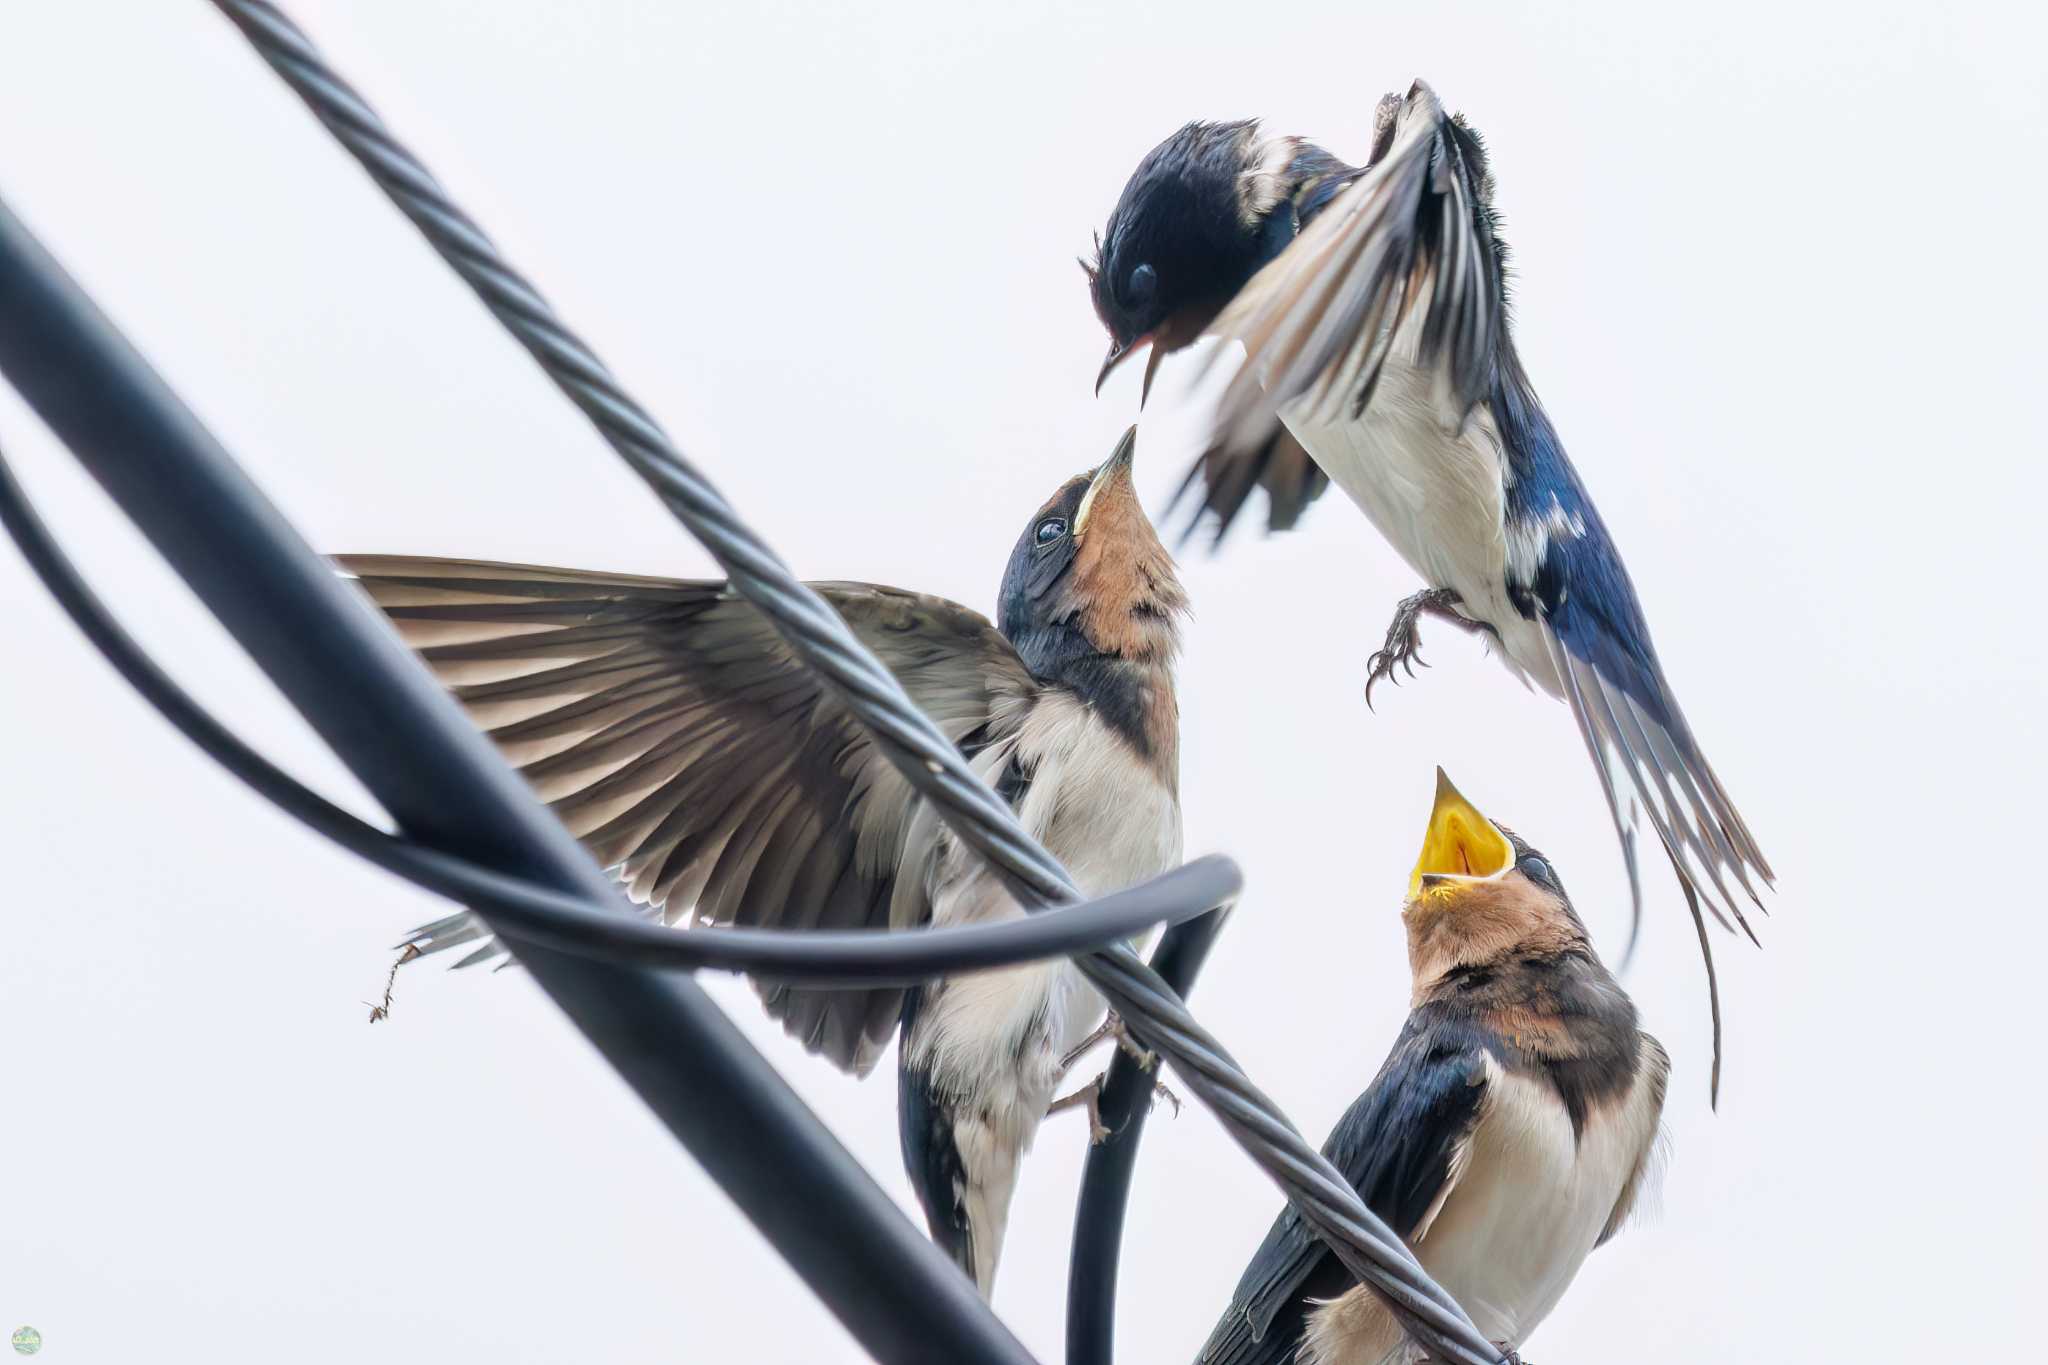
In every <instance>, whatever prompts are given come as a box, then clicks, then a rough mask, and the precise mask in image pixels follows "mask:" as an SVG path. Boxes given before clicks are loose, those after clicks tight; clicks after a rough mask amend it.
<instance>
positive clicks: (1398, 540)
mask: <svg viewBox="0 0 2048 1365" xmlns="http://www.w3.org/2000/svg"><path fill="white" fill-rule="evenodd" d="M1497 228H1498V223H1497V220H1496V218H1495V215H1494V208H1493V180H1492V177H1491V174H1490V172H1489V170H1488V165H1487V158H1486V154H1485V151H1484V150H1483V148H1482V147H1481V144H1480V141H1479V137H1478V135H1477V134H1476V133H1475V132H1473V131H1472V129H1470V128H1469V127H1467V126H1466V124H1465V123H1464V121H1463V120H1462V119H1460V118H1452V117H1449V116H1446V114H1445V113H1444V111H1443V109H1442V107H1441V105H1439V104H1438V102H1437V98H1436V96H1435V94H1434V93H1432V92H1431V90H1430V89H1429V87H1428V86H1426V85H1424V84H1422V83H1421V82H1419V81H1418V82H1417V83H1416V84H1415V86H1414V87H1413V88H1412V89H1411V90H1410V91H1409V92H1408V95H1407V97H1406V98H1405V99H1403V98H1400V97H1397V96H1394V95H1388V96H1387V97H1386V98H1385V99H1383V100H1381V102H1380V106H1379V111H1378V122H1377V128H1376V130H1375V134H1374V138H1373V146H1372V154H1371V158H1370V160H1369V161H1368V163H1367V164H1366V165H1365V166H1363V167H1356V166H1351V165H1347V164H1346V163H1344V162H1342V161H1340V160H1338V159H1337V158H1336V157H1334V156H1332V155H1331V154H1330V153H1328V152H1326V151H1324V150H1323V149H1321V148H1320V147H1317V146H1314V145H1313V144H1311V143H1309V142H1306V141H1304V140H1303V139H1301V138H1298V137H1266V136H1264V135H1263V134H1262V133H1261V131H1260V128H1259V126H1258V124H1257V123H1255V122H1252V121H1244V122H1236V123H1190V124H1188V125H1187V126H1186V127H1184V128H1182V129H1181V130H1180V131H1179V132H1177V133H1175V134H1174V135H1173V136H1172V137H1169V138H1168V139H1167V140H1166V141H1165V142H1163V143H1161V144H1160V145H1159V146H1158V147H1156V148H1155V149H1153V151H1152V152H1151V153H1150V154H1149V155H1147V156H1146V157H1145V159H1144V160H1143V161H1142V162H1141V163H1140V164H1139V166H1138V168H1137V170H1136V172H1135V173H1134V174H1133V175H1132V176H1131V179H1130V181H1129V183H1128V184H1127V185H1125V187H1124V191H1123V195H1122V197H1121V198H1120V199H1119V200H1118V202H1117V205H1116V209H1115V211H1114V212H1113V213H1112V214H1111V215H1110V218H1109V224H1108V227H1107V228H1106V229H1105V230H1104V231H1103V232H1102V233H1101V234H1100V235H1099V236H1098V239H1097V244H1096V254H1095V258H1094V259H1093V260H1092V261H1084V262H1083V263H1082V264H1083V266H1084V268H1086V270H1087V271H1088V276H1089V287H1090V293H1091V295H1092V298H1093V301H1094V305H1095V310H1096V313H1097V315H1098V316H1099V317H1100V318H1101V320H1102V323H1103V325H1104V326H1105V327H1106V328H1107V329H1108V332H1109V336H1110V350H1109V355H1108V357H1107V358H1106V359H1105V360H1104V362H1103V367H1102V371H1101V375H1102V376H1104V377H1106V376H1107V375H1108V374H1109V373H1110V371H1111V370H1113V369H1114V368H1115V367H1116V366H1118V365H1119V364H1121V363H1122V362H1124V361H1125V360H1126V359H1127V358H1128V357H1130V356H1132V355H1134V354H1136V353H1137V352H1138V351H1140V350H1142V349H1145V348H1146V347H1148V346H1149V347H1150V349H1151V353H1152V360H1151V361H1150V362H1149V363H1150V364H1153V365H1156V364H1157V361H1158V357H1159V356H1160V355H1161V354H1162V353H1164V352H1166V351H1170V350H1173V349H1177V348H1179V347H1183V346H1186V345H1188V344H1190V343H1192V342H1193V341H1195V340H1196V339H1197V338H1199V337H1202V336H1215V337H1219V338H1222V339H1224V340H1225V341H1236V342H1240V343H1242V344H1243V346H1244V348H1245V353H1246V362H1245V364H1244V366H1243V367H1242V368H1241V369H1240V370H1239V371H1238V372H1237V374H1236V375H1235V376H1234V377H1233V378H1232V380H1231V381H1230V383H1229V385H1228V387H1227V389H1226V391H1225V393H1224V396H1223V399H1222V401H1221V403H1220V405H1219V407H1218V410H1217V418H1216V425H1215V428H1214V431H1213V433H1212V437H1211V442H1210V445H1209V448H1208V449H1207V450H1206V451H1205V453H1204V454H1203V455H1202V457H1201V458H1200V460H1199V461H1198V462H1197V463H1196V465H1195V467H1194V468H1193V469H1192V470H1191V471H1190V472H1189V475H1188V479H1187V482H1186V483H1185V484H1184V485H1183V491H1186V490H1187V489H1196V490H1198V497H1199V500H1200V502H1201V510H1203V511H1207V512H1211V513H1213V514H1214V515H1215V519H1216V522H1217V537H1218V539H1219V540H1220V539H1221V537H1222V535H1223V532H1224V531H1225V530H1226V529H1227V528H1228V527H1229V526H1230V524H1231V523H1232V521H1233V520H1235V519H1236V517H1237V515H1238V514H1239V513H1240V512H1241V511H1242V510H1243V508H1244V505H1245V502H1246V500H1247V499H1248V498H1249V496H1250V494H1251V491H1252V490H1253V489H1254V488H1263V489H1264V490H1265V491H1266V494H1267V501H1268V508H1269V511H1268V525H1269V529H1273V530H1278V529H1284V528H1286V527H1289V526H1292V525H1293V524H1294V523H1295V521H1296V519H1297V518H1298V517H1299V516H1300V515H1301V513H1302V511H1303V509H1304V508H1305V507H1306V506H1307V505H1308V504H1309V503H1310V502H1311V501H1313V500H1314V499H1315V498H1316V497H1318V496H1319V495H1320V494H1321V493H1322V491H1323V490H1324V488H1325V487H1326V486H1327V485H1328V483H1329V481H1330V480H1332V479H1334V480H1336V482H1337V483H1338V485H1339V486H1340V487H1342V488H1343V489H1344V491H1345V492H1346V493H1347V494H1349V495H1350V497H1351V500H1352V501H1353V502H1355V503H1356V504H1357V505H1358V506H1359V508H1360V509H1361V510H1362V511H1364V513H1365V514H1366V516H1367V517H1368V518H1369V519H1370V520H1371V521H1372V522H1373V524H1374V525H1375V526H1377V527H1378V528H1379V530H1380V532H1381V534H1383V535H1384V536H1386V537H1387V539H1388V540H1389V541H1390V542H1392V544H1393V546H1394V548H1395V549H1396V550H1398V551H1399V552H1400V554H1401V555H1402V557H1403V558H1404V559H1406V560H1407V561H1408V563H1409V565H1410V566H1411V567H1413V568H1414V569H1415V571H1416V572H1417V573H1418V574H1420V575H1421V576H1422V577H1423V579H1424V580H1425V581H1426V583H1427V585H1428V586H1427V589H1426V590H1425V591H1423V592H1421V593H1418V594H1416V595H1414V596H1412V597H1410V598H1408V599H1407V600H1405V601H1404V602H1402V603H1401V604H1400V607H1399V609H1398V610H1397V611H1396V613H1395V616H1394V621H1393V625H1392V627H1391V628H1390V629H1389V631H1388V632H1387V637H1386V643H1385V645H1384V647H1383V648H1382V649H1381V650H1380V651H1378V652H1377V653H1376V654H1375V655H1374V656H1373V659H1372V661H1371V663H1370V666H1369V668H1368V680H1367V684H1366V696H1367V700H1368V701H1370V699H1371V695H1372V684H1373V683H1374V682H1376V681H1377V680H1379V679H1380V678H1384V677H1390V676H1392V675H1393V672H1394V670H1395V668H1396V667H1397V666H1398V667H1405V668H1406V669H1407V670H1408V671H1409V672H1410V673H1411V674H1412V672H1413V669H1414V663H1415V660H1416V654H1417V650H1418V649H1419V646H1420V637H1419V634H1418V632H1417V623H1418V621H1419V618H1420V617H1421V616H1423V615H1430V616H1435V617H1439V618H1442V619H1444V620H1447V621H1450V622H1452V623H1455V624H1456V625H1458V626H1459V627H1461V628H1462V629H1464V630H1467V631H1474V632H1483V633H1484V635H1485V637H1486V638H1487V639H1488V640H1489V641H1490V642H1491V643H1492V644H1493V645H1494V646H1496V647H1497V650H1498V652H1499V653H1500V654H1501V656H1502V657H1503V659H1504V660H1505V662H1506V663H1507V665H1508V668H1509V669H1510V670H1511V671H1512V672H1514V673H1515V674H1516V675H1517V676H1519V677H1521V678H1522V679H1523V680H1524V681H1525V682H1529V683H1533V684H1534V685H1536V686H1537V687H1540V688H1542V689H1543V690H1544V691H1546V692H1548V693H1549V694H1550V695H1552V696H1553V697H1559V698H1562V699H1564V700H1565V701H1567V702H1568V703H1569V704H1570V706H1571V709H1572V712H1573V715H1574V716H1575V717H1576V718H1577V721H1578V726H1579V731H1580V734H1581V736H1582V738H1583V739H1584V740H1585V743H1586V747H1587V750H1588V752H1589V753H1590V754H1591V756H1592V758H1593V762H1594V767H1595V770H1596V771H1597V772H1598V774H1599V777H1600V782H1601V786H1602V789H1603V791H1604V793H1605V795H1606V798H1607V804H1608V808H1609V811H1610V813H1611V814H1612V816H1613V819H1614V824H1615V831H1616V834H1617V836H1618V837H1619V838H1620V840H1621V844H1622V850H1623V855H1624V858H1625V860H1626V862H1627V865H1628V873H1629V885H1630V888H1631V891H1632V893H1633V894H1632V897H1631V902H1632V910H1633V918H1632V920H1631V932H1630V946H1631V948H1633V945H1634V942H1635V927H1636V926H1637V925H1638V924H1639V923H1640V919H1641V912H1642V910H1641V908H1642V890H1641V877H1640V874H1639V871H1638V868H1637V861H1636V838H1635V835H1636V828H1637V824H1638V820H1639V818H1640V814H1642V813H1646V814H1647V817H1648V819H1649V822H1650V824H1651V826H1652V827H1653V828H1654V829H1655V831H1656V834H1657V838H1658V840H1659V841H1660V843H1661V844H1662V846H1663V849H1664V851H1665V853H1666V854H1667V855H1668V857H1669V858H1670V861H1671V863H1672V866H1673V868H1674V869H1675V870H1676V871H1677V873H1678V876H1679V879H1680V882H1681V884H1682V886H1683V888H1684V890H1685V892H1686V896H1687V900H1688V903H1689V905H1690V906H1691V907H1692V910H1693V914H1694V916H1695V918H1696V919H1697V917H1698V914H1699V908H1698V906H1699V901H1700V900H1704V901H1705V902H1706V904H1707V905H1708V906H1709V907H1710V908H1711V909H1712V910H1713V912H1714V914H1715V915H1716V917H1717V918H1719V919H1720V920H1721V922H1722V923H1723V924H1724V925H1728V924H1730V921H1731V917H1732V921H1733V923H1734V924H1739V925H1741V926H1742V928H1743V930H1744V932H1748V930H1749V926H1748V924H1747V922H1746V921H1745V920H1744V918H1743V913H1742V909H1741V907H1740V906H1739V904H1738V903H1737V902H1738V896H1737V894H1736V893H1735V891H1734V890H1733V889H1732V887H1731V885H1730V882H1731V880H1732V881H1733V882H1735V883H1738V884H1739V885H1740V887H1741V889H1742V892H1743V893H1744V894H1746V895H1747V897H1748V898H1749V899H1750V900H1752V901H1754V902H1756V903H1757V904H1759V905H1761V901H1760V900H1759V899H1758V892H1757V889H1756V888H1757V884H1758V883H1759V882H1761V883H1762V884H1764V885H1769V884H1771V881H1772V874H1771V869H1770V866H1769V864H1768V863H1767V862H1766V861H1765V860H1764V856H1763V853H1762V852H1761V851H1760V850H1759V849H1758V847H1757V844H1756V841H1755V839H1754V838H1752V837H1751V835H1750V832H1749V829H1748V827H1747V826H1746V825H1745V824H1744V823H1743V820H1742V817H1741V816H1740V815H1739V814H1737V812H1736V809H1735V806H1734V803H1733V802H1732V801H1731V800H1730V799H1729V797H1728V794H1727V792H1726V791H1725V790H1724V789H1723V788H1722V785H1721V782H1720V780H1719V779H1718V778H1716V777H1715V775H1714V771H1713V769H1712V768H1711V767H1710V766H1709V765H1708V763H1707V760H1706V757H1705V755H1704V754H1703V753H1702V752H1701V750H1700V746H1699V745H1698V743H1697V742H1696V741H1695V740H1694V738H1693V734H1692V729H1691V727H1690V726H1688V725H1687V724H1686V721H1685V717H1684V715H1683V714H1682V713H1681V712H1680V710H1679V708H1678V702H1677V700H1676V698H1675V697H1674V696H1673V695H1672V692H1671V689H1670V687H1669V685H1668V684H1667V683H1666V681H1665V678H1664V670H1663V668H1662V666H1661V665H1660V664H1659V663H1658V661H1657V652H1656V650H1655V648H1654V647H1652V645H1651V643H1650V632H1649V627H1648V625H1647V623H1646V622H1645V620H1644V617H1643V610H1642V607H1641V605H1640V604H1639V603H1638V601H1637V599H1636V591H1635V587H1634V585H1633V584H1632V583H1631V582H1630V580H1629V576H1628V571H1627V570H1626V569H1625V568H1624V567H1623V565H1622V560H1621V555H1620V553H1619V551H1618V550H1617V549H1616V548H1615V544H1614V541H1613V540H1612V538H1610V536H1609V535H1608V532H1607V527H1606V525H1605V524H1604V523H1603V522H1602V521H1601V519H1600V514H1599V512H1598V511H1597V510H1595V508H1594V506H1593V503H1592V500H1591V498H1590V497H1588V496H1587V493H1586V489H1585V487H1584V485H1583V484H1582V483H1581V482H1580V479H1579V476H1578V473H1577V471H1576V470H1574V469H1573V468H1572V464H1571V461H1570V460H1569V459H1567V458H1566V456H1565V451H1564V446H1563V443H1562V442H1561V441H1560V440H1559V439H1558V435H1557V432H1556V429H1555V428H1554V427H1553V426H1552V425H1551V422H1550V419H1549V418H1548V417H1547V416H1546V415H1545V414H1544V411H1543V407H1542V404H1541V403H1539V402H1538V401H1537V398H1536V393H1535V390H1534V388H1533V387H1532V386H1531V385H1530V382H1529V379H1528V377H1527V375H1526V374H1525V373H1524V372H1523V369H1522V362H1521V359H1520V357H1519V355H1518V354H1517V352H1516V349H1515V344H1514V338H1513V336H1512V335H1511V334H1510V331H1509V327H1508V316H1507V295H1506V288H1505V260H1506V251H1507V249H1506V246H1505V244H1504V243H1503V242H1502V240H1501V238H1500V235H1499V232H1498V231H1497ZM1222 349H1224V348H1219V349H1218V352H1217V353H1216V354H1220V352H1221V350H1222ZM1150 379H1151V372H1150V370H1148V371H1147V375H1146V381H1147V382H1146V387H1147V388H1148V389H1149V387H1150ZM1096 387H1097V389H1098V391H1099V390H1100V388H1101V378H1100V377H1098V379H1097V384H1096ZM1198 515H1199V512H1198ZM1751 937H1752V938H1754V935H1753V934H1752V935H1751ZM1703 938H1704V935H1703Z"/></svg>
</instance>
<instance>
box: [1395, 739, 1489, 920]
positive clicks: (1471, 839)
mask: <svg viewBox="0 0 2048 1365" xmlns="http://www.w3.org/2000/svg"><path fill="white" fill-rule="evenodd" d="M1514 865H1515V849H1514V845H1512V844H1510V843H1509V842H1508V837H1507V836H1506V835H1505V834H1502V833H1501V832H1500V831H1499V830H1498V829H1495V828H1494V826H1493V822H1492V821H1491V820H1488V819H1487V818H1486V817H1485V816H1483V815H1481V814H1480V813H1479V809H1478V807H1476V806H1474V805H1473V804H1472V803H1471V802H1470V801H1467V800H1466V799H1465V798H1464V797H1463V796H1461V795H1459V794H1458V789H1457V788H1456V787H1454V786H1452V785H1451V779H1450V778H1448V777H1446V776H1444V770H1443V769H1442V768H1438V769H1437V770H1436V806H1435V807H1434V808H1433V809H1432V810H1431V811H1430V813H1429V829H1428V830H1427V831H1426V832H1425V833H1424V834H1423V836H1422V855H1421V856H1420V857H1418V858H1417V859H1416V860H1415V871H1414V873H1413V874H1412V875H1411V876H1410V877H1409V878H1408V896H1409V898H1410V899H1411V900H1412V899H1414V898H1415V897H1416V896H1417V895H1419V894H1421V892H1422V890H1423V879H1424V878H1428V879H1430V881H1429V889H1430V890H1437V889H1439V888H1442V887H1444V885H1445V884H1446V883H1455V882H1460V881H1465V882H1483V881H1491V880H1493V879H1494V878H1495V877H1499V876H1503V875H1505V874H1506V872H1507V870H1508V869H1509V868H1511V867H1513V866H1514Z"/></svg>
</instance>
